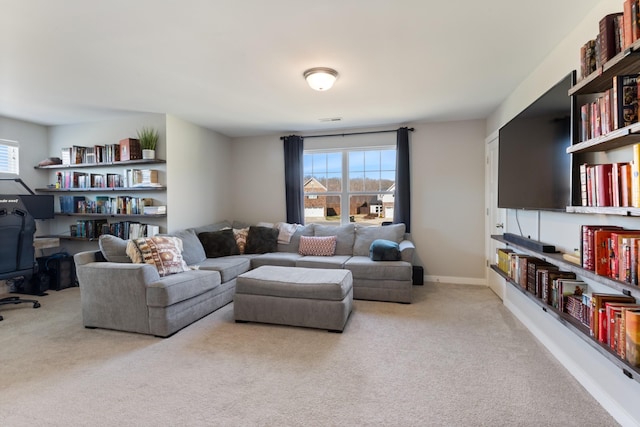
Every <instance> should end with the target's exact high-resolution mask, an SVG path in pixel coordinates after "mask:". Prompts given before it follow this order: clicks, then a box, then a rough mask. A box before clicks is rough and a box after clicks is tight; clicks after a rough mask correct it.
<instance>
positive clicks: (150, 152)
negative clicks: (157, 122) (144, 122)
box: [138, 127, 160, 159]
mask: <svg viewBox="0 0 640 427" xmlns="http://www.w3.org/2000/svg"><path fill="white" fill-rule="evenodd" d="M159 137H160V135H159V134H158V131H157V130H155V129H153V128H150V127H143V128H142V129H140V130H138V140H139V141H140V147H141V148H142V158H143V159H155V158H156V145H157V144H158V138H159Z"/></svg>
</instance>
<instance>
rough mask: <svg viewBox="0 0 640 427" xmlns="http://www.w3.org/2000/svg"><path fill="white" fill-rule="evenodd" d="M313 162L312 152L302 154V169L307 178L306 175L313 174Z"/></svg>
mask: <svg viewBox="0 0 640 427" xmlns="http://www.w3.org/2000/svg"><path fill="white" fill-rule="evenodd" d="M312 162H313V155H312V154H305V155H303V156H302V170H303V173H304V176H305V180H306V177H310V176H311V174H312V173H313V169H312V168H311V165H312Z"/></svg>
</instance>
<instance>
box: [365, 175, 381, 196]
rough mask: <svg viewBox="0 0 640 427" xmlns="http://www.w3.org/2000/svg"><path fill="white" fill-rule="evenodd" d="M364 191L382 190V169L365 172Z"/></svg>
mask: <svg viewBox="0 0 640 427" xmlns="http://www.w3.org/2000/svg"><path fill="white" fill-rule="evenodd" d="M364 191H380V171H373V172H365V174H364Z"/></svg>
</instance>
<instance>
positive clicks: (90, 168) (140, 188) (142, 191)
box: [34, 159, 167, 242]
mask: <svg viewBox="0 0 640 427" xmlns="http://www.w3.org/2000/svg"><path fill="white" fill-rule="evenodd" d="M165 164H166V161H165V160H161V159H139V160H126V161H105V162H99V163H76V164H58V165H46V166H35V167H34V168H35V169H39V170H45V171H48V172H49V176H50V182H56V181H57V174H60V172H61V171H63V172H64V173H67V174H73V173H74V171H75V170H76V169H78V170H80V171H82V172H81V174H83V175H86V176H88V177H89V178H88V180H87V181H89V182H86V183H84V185H83V186H74V185H75V184H73V183H72V184H71V186H70V187H67V186H63V187H62V188H58V187H56V186H55V185H49V186H47V187H42V188H36V189H35V191H36V192H38V193H41V194H42V193H49V194H54V195H55V196H56V200H55V203H56V204H55V207H56V213H55V216H56V218H55V219H53V220H52V221H53V227H55V228H57V229H58V230H60V229H65V230H69V231H65V232H62V233H59V232H58V233H52V235H54V236H55V237H57V238H60V239H62V240H70V241H87V242H93V241H97V238H95V237H92V236H90V237H83V236H77V235H73V231H72V226H73V225H74V224H75V225H77V226H80V224H84V219H86V220H87V221H91V220H96V222H101V223H103V222H107V223H108V224H110V225H111V226H113V224H114V223H120V224H119V225H118V227H120V226H121V225H122V223H127V224H128V223H140V222H142V223H144V224H147V223H148V224H150V225H157V226H158V227H166V217H167V214H166V211H165V213H153V214H149V213H147V214H145V213H143V212H141V213H137V212H135V213H134V212H131V213H121V212H119V211H117V210H116V211H115V212H114V211H113V210H112V209H113V208H111V209H109V210H107V211H98V212H94V210H95V209H87V210H88V211H86V212H85V211H79V212H78V211H77V207H76V206H74V205H72V207H71V209H73V211H74V212H69V211H66V212H63V211H62V209H61V202H60V201H61V198H64V197H72V196H73V195H78V196H82V195H89V196H91V197H90V198H89V200H87V201H86V202H87V203H88V204H91V203H95V204H97V200H98V199H99V198H102V199H109V200H110V201H113V200H119V199H129V200H131V199H135V200H136V204H137V203H139V202H140V201H141V199H143V198H149V197H151V196H155V197H157V198H158V199H160V201H161V203H160V204H161V205H165V204H166V191H167V187H166V186H165V185H162V184H155V183H154V184H146V185H145V184H136V185H132V186H115V187H107V186H106V184H107V183H106V182H104V183H103V184H102V185H105V186H99V187H94V186H91V185H92V184H93V179H92V178H91V176H92V175H96V176H103V177H104V178H105V180H106V176H107V175H114V176H117V175H120V176H122V175H123V171H124V170H126V169H131V168H132V167H134V168H136V167H142V168H148V167H150V166H161V167H163V166H164V165H165ZM94 172H95V173H94ZM156 173H157V172H156ZM67 184H69V183H68V182H67ZM65 187H67V188H65ZM92 197H95V201H94V200H91V198H92ZM154 199H155V198H154ZM155 202H156V200H154V204H155ZM110 203H111V202H110ZM100 209H102V208H100ZM116 209H117V208H116ZM139 209H141V208H136V211H137V210H139ZM124 229H125V230H128V226H125V228H124ZM92 233H93V231H92Z"/></svg>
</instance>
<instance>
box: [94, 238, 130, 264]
mask: <svg viewBox="0 0 640 427" xmlns="http://www.w3.org/2000/svg"><path fill="white" fill-rule="evenodd" d="M127 243H128V240H123V239H121V238H119V237H117V236H112V235H110V234H103V235H101V236H100V238H99V239H98V246H99V247H100V252H101V253H102V256H103V257H104V259H106V260H107V261H109V262H131V258H129V256H128V255H127Z"/></svg>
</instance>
